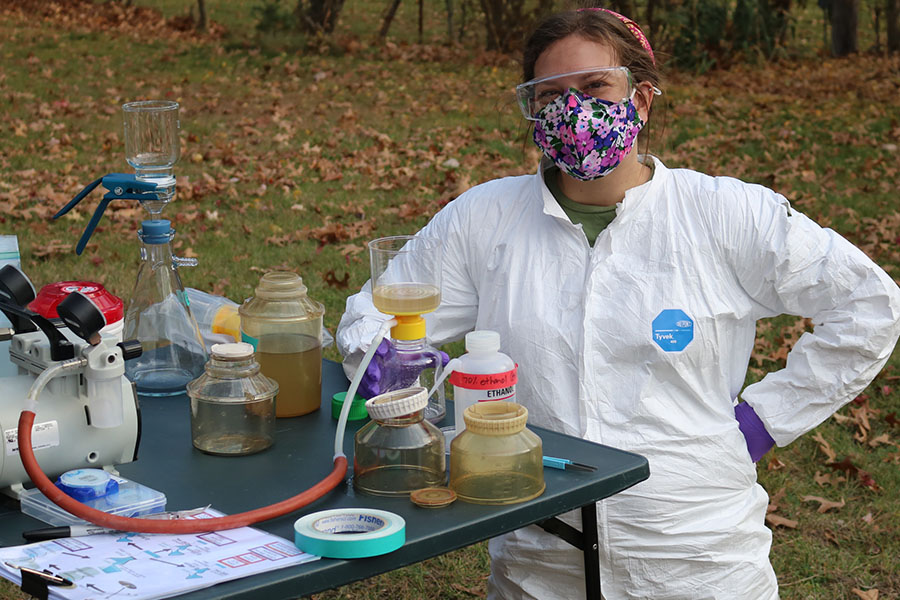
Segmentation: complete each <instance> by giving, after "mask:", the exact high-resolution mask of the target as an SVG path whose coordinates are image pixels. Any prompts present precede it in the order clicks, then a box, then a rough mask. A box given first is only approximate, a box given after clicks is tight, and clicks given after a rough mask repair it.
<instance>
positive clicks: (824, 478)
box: [813, 471, 831, 487]
mask: <svg viewBox="0 0 900 600" xmlns="http://www.w3.org/2000/svg"><path fill="white" fill-rule="evenodd" d="M813 481H815V482H816V485H818V486H819V487H822V486H825V485H831V475H829V474H828V473H825V474H824V475H823V474H822V473H820V472H819V471H816V474H815V475H813Z"/></svg>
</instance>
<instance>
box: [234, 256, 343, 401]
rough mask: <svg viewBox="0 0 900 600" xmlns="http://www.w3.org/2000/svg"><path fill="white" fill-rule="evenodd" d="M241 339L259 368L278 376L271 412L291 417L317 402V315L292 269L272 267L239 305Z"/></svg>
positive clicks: (320, 312) (319, 387)
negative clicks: (272, 269)
mask: <svg viewBox="0 0 900 600" xmlns="http://www.w3.org/2000/svg"><path fill="white" fill-rule="evenodd" d="M238 312H239V313H240V317H241V340H242V341H244V342H247V343H249V344H251V345H253V348H254V349H255V350H256V360H257V361H258V362H259V366H260V369H261V370H262V372H263V373H264V374H265V375H266V376H268V377H271V378H272V379H274V380H275V381H277V382H278V386H279V388H280V392H279V395H278V406H277V411H278V412H277V416H279V417H297V416H300V415H305V414H307V413H311V412H313V411H315V410H318V409H319V406H320V405H321V403H322V397H321V396H322V316H323V315H324V314H325V307H324V306H322V304H321V303H319V302H316V301H315V300H313V299H311V298H310V297H309V296H307V295H306V286H305V285H303V279H302V278H301V277H300V276H299V275H297V274H296V273H291V272H287V271H273V272H271V273H266V274H265V275H263V276H262V278H261V279H260V280H259V285H258V286H257V287H256V291H255V296H253V297H251V298H248V299H247V300H245V301H244V303H243V304H242V305H241V307H240V309H239V311H238Z"/></svg>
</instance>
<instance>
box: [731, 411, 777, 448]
mask: <svg viewBox="0 0 900 600" xmlns="http://www.w3.org/2000/svg"><path fill="white" fill-rule="evenodd" d="M734 416H735V418H736V419H737V422H738V427H739V428H740V430H741V433H743V434H744V439H745V440H746V441H747V450H748V451H749V452H750V459H751V460H753V462H757V461H758V460H759V459H761V458H762V457H763V455H764V454H765V453H766V452H768V451H769V450H771V449H772V446H774V445H775V440H773V439H772V436H771V435H769V432H768V431H766V426H765V425H763V422H762V419H760V418H759V415H757V414H756V411H755V410H753V407H752V406H750V405H749V404H747V403H746V402H740V403H738V405H737V406H735V407H734Z"/></svg>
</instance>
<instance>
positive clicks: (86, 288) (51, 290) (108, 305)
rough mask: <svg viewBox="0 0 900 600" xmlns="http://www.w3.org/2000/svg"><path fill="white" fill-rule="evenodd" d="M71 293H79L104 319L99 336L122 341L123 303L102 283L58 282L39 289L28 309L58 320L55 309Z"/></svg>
mask: <svg viewBox="0 0 900 600" xmlns="http://www.w3.org/2000/svg"><path fill="white" fill-rule="evenodd" d="M72 292H81V293H82V294H84V295H85V296H87V297H88V298H90V300H91V301H92V302H93V303H94V304H95V305H96V306H97V308H99V309H100V312H102V313H103V317H104V318H105V319H106V326H105V327H104V328H103V329H101V330H100V335H102V336H109V337H111V338H114V339H116V340H117V341H120V342H121V341H122V329H123V326H124V323H125V321H124V319H125V303H124V302H123V301H122V299H121V298H119V297H118V296H116V295H115V294H112V293H110V292H109V291H108V290H107V289H106V288H105V287H104V286H103V284H102V283H95V282H93V281H58V282H56V283H49V284H47V285H45V286H44V287H42V288H41V291H39V292H38V293H37V296H35V298H34V300H32V301H31V303H30V304H29V305H28V308H29V309H31V310H33V311H34V312H36V313H37V314H39V315H41V316H42V317H46V318H48V319H58V318H59V315H58V314H57V312H56V307H57V306H59V303H60V302H62V301H63V300H64V299H65V298H66V296H68V295H69V294H71V293H72Z"/></svg>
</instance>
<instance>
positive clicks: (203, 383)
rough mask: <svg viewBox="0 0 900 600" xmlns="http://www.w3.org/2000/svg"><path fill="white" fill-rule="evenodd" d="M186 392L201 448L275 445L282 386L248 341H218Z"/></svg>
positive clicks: (242, 450)
mask: <svg viewBox="0 0 900 600" xmlns="http://www.w3.org/2000/svg"><path fill="white" fill-rule="evenodd" d="M187 393H188V396H190V398H191V440H192V441H193V444H194V447H195V448H197V449H198V450H201V451H203V452H206V453H207V454H221V455H227V456H233V455H243V454H253V453H255V452H259V451H261V450H265V449H266V448H268V447H269V446H271V445H272V442H273V440H274V435H275V396H276V395H277V394H278V384H277V383H276V382H275V381H273V380H272V379H269V378H268V377H266V376H265V375H263V374H262V373H260V370H259V364H258V363H257V362H256V360H254V358H253V346H251V345H250V344H245V343H241V342H238V343H233V344H215V345H214V346H213V347H212V355H211V357H210V359H209V362H208V363H207V364H206V372H205V373H203V375H201V376H200V377H198V378H197V379H195V380H194V381H192V382H190V383H189V384H188V386H187Z"/></svg>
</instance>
